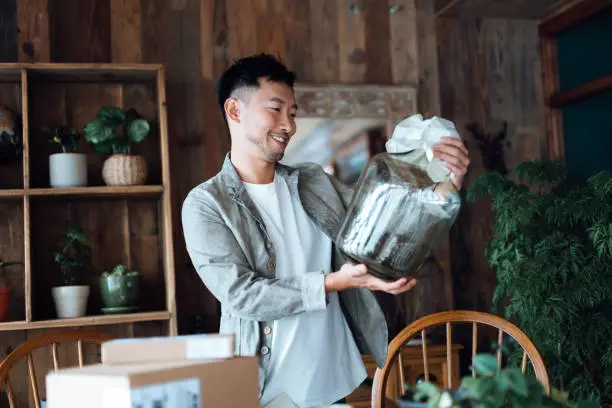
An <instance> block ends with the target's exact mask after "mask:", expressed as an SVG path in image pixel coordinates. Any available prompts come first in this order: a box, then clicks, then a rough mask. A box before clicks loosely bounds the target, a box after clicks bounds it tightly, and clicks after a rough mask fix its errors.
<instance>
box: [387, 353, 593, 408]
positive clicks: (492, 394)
mask: <svg viewBox="0 0 612 408" xmlns="http://www.w3.org/2000/svg"><path fill="white" fill-rule="evenodd" d="M472 370H474V373H475V375H474V376H468V377H463V378H462V380H461V385H460V386H459V388H457V389H454V390H448V389H442V388H440V387H438V386H437V385H435V384H432V383H429V382H421V383H419V384H417V385H416V386H415V387H411V388H412V389H413V390H414V391H415V392H414V393H407V394H405V395H404V396H402V397H400V399H399V400H398V401H397V403H398V405H399V406H400V408H417V407H422V408H481V407H482V408H525V407H529V408H545V407H559V408H561V407H568V408H570V407H574V408H591V407H596V406H597V405H595V404H593V403H588V402H579V403H576V404H572V403H570V402H569V401H568V399H567V396H566V395H564V394H561V393H559V392H557V391H556V390H554V391H553V392H552V393H551V396H547V395H546V393H544V388H543V387H542V385H541V384H540V382H539V381H538V380H537V378H536V377H535V376H533V375H524V374H523V373H521V370H520V369H519V368H517V367H506V368H504V369H501V370H499V369H498V366H497V358H496V357H495V356H493V355H491V354H479V355H477V356H476V357H474V361H473V365H472Z"/></svg>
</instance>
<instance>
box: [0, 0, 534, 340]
mask: <svg viewBox="0 0 612 408" xmlns="http://www.w3.org/2000/svg"><path fill="white" fill-rule="evenodd" d="M351 4H356V5H358V7H357V8H355V7H353V8H351ZM432 8H433V4H432V2H430V1H428V0H388V2H385V1H374V0H364V1H350V0H310V1H296V0H250V1H246V0H5V1H3V2H2V6H1V7H0V38H1V39H2V41H1V45H0V60H2V61H15V60H18V61H57V62H80V61H87V62H111V61H112V62H161V63H163V64H164V65H165V66H166V69H167V81H168V84H167V85H168V113H169V115H168V118H169V127H170V129H169V130H170V141H171V172H172V182H173V197H174V199H173V203H174V211H175V214H174V216H175V217H174V224H175V247H176V274H177V302H178V310H179V314H180V322H179V324H180V329H181V331H186V330H189V328H190V327H189V325H190V319H189V316H191V315H194V314H199V315H204V316H210V317H212V318H211V319H209V320H207V321H209V322H211V323H210V327H208V328H207V329H209V330H215V329H216V327H215V325H216V318H215V317H216V315H217V313H218V310H217V304H216V301H215V300H214V298H213V297H212V296H210V295H209V294H207V292H206V290H205V288H204V286H203V285H202V284H201V282H200V281H199V279H198V277H197V276H196V274H195V273H194V271H193V269H192V266H191V264H190V261H189V258H188V256H187V253H186V251H185V247H184V243H183V237H182V233H181V228H180V222H179V219H178V213H179V210H180V205H181V203H182V199H183V198H184V196H185V194H186V193H187V192H188V190H189V189H191V188H192V187H193V186H195V185H197V184H198V183H199V182H201V181H202V180H205V179H207V178H208V177H210V176H212V175H213V174H214V173H216V171H217V170H218V168H219V166H220V164H221V162H222V160H223V158H224V155H225V153H226V152H227V150H228V147H229V140H228V137H227V134H226V130H225V128H224V126H223V123H222V121H221V119H220V114H219V113H218V108H217V106H216V102H215V94H214V84H215V81H216V79H217V77H218V75H219V74H220V73H221V72H222V70H223V69H224V68H226V67H227V66H228V64H229V63H230V62H231V61H232V60H233V59H235V58H239V57H241V56H244V55H248V54H252V53H255V52H263V51H265V52H272V53H276V54H279V55H280V56H281V57H282V58H283V59H284V60H285V61H286V62H287V63H288V65H289V66H290V68H292V69H293V70H295V71H296V72H297V74H298V78H299V80H300V81H302V82H312V83H374V84H418V85H419V86H420V89H419V92H420V98H421V106H420V109H421V111H423V112H427V113H439V112H440V109H441V113H442V114H443V116H445V117H448V118H449V119H451V120H455V121H457V123H458V125H459V127H460V129H463V130H465V125H466V124H467V123H470V122H473V121H475V122H477V123H479V124H481V125H482V126H484V128H485V129H487V130H489V131H492V132H495V131H498V130H499V129H500V128H501V123H502V121H507V122H508V141H509V142H510V147H508V148H507V150H506V157H507V160H508V163H507V164H508V166H512V165H513V164H514V163H515V162H516V161H518V160H522V159H526V158H529V157H539V156H540V155H541V153H542V152H543V151H544V149H545V147H544V146H543V143H544V134H543V127H542V112H543V107H542V105H541V100H542V97H541V94H540V93H539V90H540V82H539V81H540V68H539V56H538V49H537V47H538V43H537V31H536V27H537V24H538V22H537V20H504V19H479V18H471V19H459V18H442V19H439V20H438V21H437V24H436V22H435V20H434V18H433V10H432ZM393 11H395V12H393ZM438 53H439V58H438ZM92 103H93V102H92ZM440 107H441V108H440ZM464 134H465V135H466V136H467V138H468V143H470V148H471V154H472V163H473V164H472V168H471V170H470V175H469V177H468V183H469V181H470V180H472V179H473V178H474V177H475V176H476V175H477V174H479V173H481V172H482V171H483V165H482V159H481V157H480V152H479V150H478V149H477V146H476V144H475V141H474V140H473V138H472V137H471V135H470V134H469V132H464ZM489 230H490V215H489V213H488V210H487V207H486V203H478V204H473V205H468V206H465V209H464V211H463V214H462V216H461V219H460V220H459V223H458V225H457V228H455V231H454V236H453V238H452V254H453V256H452V258H453V265H454V267H453V270H454V275H455V291H454V292H455V300H456V302H455V303H456V304H455V306H457V307H462V306H463V307H470V308H476V309H479V310H488V308H489V305H490V298H491V293H492V289H493V286H494V282H495V280H494V272H493V271H491V270H490V269H489V268H488V267H487V266H486V260H485V258H484V256H483V253H484V240H485V237H486V236H488V234H489Z"/></svg>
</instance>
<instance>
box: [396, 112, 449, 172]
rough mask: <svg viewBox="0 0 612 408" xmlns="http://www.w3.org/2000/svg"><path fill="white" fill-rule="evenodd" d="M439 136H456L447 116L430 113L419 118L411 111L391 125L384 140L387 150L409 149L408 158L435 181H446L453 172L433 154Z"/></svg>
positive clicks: (419, 115)
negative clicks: (425, 117) (408, 114)
mask: <svg viewBox="0 0 612 408" xmlns="http://www.w3.org/2000/svg"><path fill="white" fill-rule="evenodd" d="M442 137H456V138H460V136H459V132H457V128H456V127H455V124H454V123H453V122H451V121H450V120H447V119H444V118H440V117H438V116H434V117H432V118H430V119H425V120H424V119H423V115H421V114H415V115H412V116H410V117H408V118H406V119H404V120H402V121H401V122H400V123H398V124H397V125H396V126H395V129H394V130H393V136H391V139H389V140H388V141H387V143H386V144H385V147H386V149H387V153H400V154H401V153H409V159H408V160H409V161H410V163H412V164H414V165H415V166H418V167H420V168H422V169H423V170H425V171H427V174H428V175H429V177H430V178H431V179H432V180H433V181H434V182H435V183H439V182H443V181H448V180H450V179H452V178H453V177H454V175H453V174H452V173H451V172H450V170H448V169H447V168H446V165H445V163H444V162H443V161H441V160H439V159H438V158H435V157H434V152H433V146H434V145H436V144H438V143H440V138H442Z"/></svg>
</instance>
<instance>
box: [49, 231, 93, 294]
mask: <svg viewBox="0 0 612 408" xmlns="http://www.w3.org/2000/svg"><path fill="white" fill-rule="evenodd" d="M62 238H63V242H62V244H61V248H62V249H61V250H60V251H58V252H56V253H55V258H54V259H55V262H57V263H58V264H59V265H60V269H61V274H62V283H63V285H65V286H70V285H80V284H86V283H87V278H88V277H89V276H90V275H91V273H92V272H93V266H92V264H91V248H90V247H89V245H88V243H87V236H86V235H85V234H84V233H83V231H82V230H81V227H80V226H79V225H78V224H73V225H72V226H71V227H70V229H68V231H66V232H64V233H63V234H62Z"/></svg>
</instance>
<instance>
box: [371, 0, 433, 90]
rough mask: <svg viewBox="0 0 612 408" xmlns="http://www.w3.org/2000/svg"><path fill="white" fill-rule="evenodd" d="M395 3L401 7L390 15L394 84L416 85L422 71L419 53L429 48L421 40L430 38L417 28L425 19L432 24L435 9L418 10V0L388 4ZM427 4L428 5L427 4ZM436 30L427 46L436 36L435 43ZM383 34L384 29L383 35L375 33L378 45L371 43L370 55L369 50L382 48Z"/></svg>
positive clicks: (405, 0)
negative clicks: (427, 17)
mask: <svg viewBox="0 0 612 408" xmlns="http://www.w3.org/2000/svg"><path fill="white" fill-rule="evenodd" d="M428 3H429V2H428ZM393 5H395V6H396V7H400V9H398V11H397V12H395V13H393V14H391V15H390V16H388V19H389V29H390V35H389V48H388V50H389V53H390V56H391V61H390V62H391V67H392V83H395V84H410V85H417V84H418V82H419V74H420V73H419V63H420V61H419V57H420V55H419V52H420V50H422V49H426V48H427V47H426V46H425V44H424V43H422V42H423V41H426V40H427V38H425V37H424V36H422V35H421V34H420V33H419V32H418V29H419V26H420V25H421V21H426V22H427V23H428V24H431V23H433V20H434V16H433V9H432V10H429V11H428V10H427V9H425V8H424V9H423V10H422V11H421V10H419V11H417V1H415V0H402V1H395V0H389V6H393ZM427 6H428V5H427V4H426V5H425V7H427ZM428 12H429V13H430V15H429V16H430V18H429V19H428V20H425V15H426V13H428ZM387 14H388V12H387ZM434 27H435V26H434ZM434 30H435V28H434ZM433 33H434V35H433V36H431V37H430V38H429V39H430V42H428V43H426V44H427V45H428V46H431V44H432V42H431V39H433V41H434V43H435V31H434V32H433ZM383 35H384V32H383V33H382V34H381V33H374V34H373V36H374V39H375V41H376V42H377V43H378V44H376V43H373V44H372V45H371V46H370V45H369V46H368V54H369V50H370V49H372V48H376V47H378V48H380V47H381V45H382V44H380V40H381V38H382V36H383ZM383 61H384V60H383ZM436 63H437V61H436ZM373 69H376V67H375V66H373ZM419 93H420V90H419Z"/></svg>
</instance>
